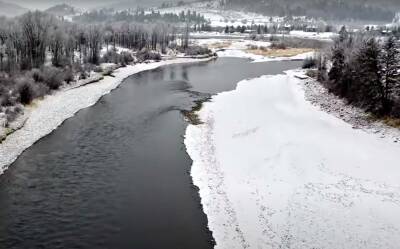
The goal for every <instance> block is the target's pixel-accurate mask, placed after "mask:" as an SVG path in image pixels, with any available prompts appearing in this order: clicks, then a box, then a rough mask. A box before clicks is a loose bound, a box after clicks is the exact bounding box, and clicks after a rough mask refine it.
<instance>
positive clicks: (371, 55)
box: [352, 38, 383, 112]
mask: <svg viewBox="0 0 400 249" xmlns="http://www.w3.org/2000/svg"><path fill="white" fill-rule="evenodd" d="M379 57H380V47H379V44H378V43H377V41H376V40H375V38H369V39H367V40H366V41H364V42H363V44H362V46H361V48H360V50H359V51H358V54H357V55H356V60H355V64H354V65H355V67H356V68H355V69H356V70H355V77H356V82H357V85H356V86H355V88H354V90H355V91H354V92H353V94H354V96H352V97H354V99H355V100H356V101H357V102H358V103H359V104H360V105H361V106H363V107H365V108H367V110H369V111H374V112H376V111H378V110H380V109H381V100H382V95H383V85H382V81H381V76H380V63H379Z"/></svg>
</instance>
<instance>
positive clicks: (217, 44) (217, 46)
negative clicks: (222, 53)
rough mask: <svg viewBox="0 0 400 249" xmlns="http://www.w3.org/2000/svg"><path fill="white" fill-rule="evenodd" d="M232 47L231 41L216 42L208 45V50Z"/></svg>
mask: <svg viewBox="0 0 400 249" xmlns="http://www.w3.org/2000/svg"><path fill="white" fill-rule="evenodd" d="M231 45H232V42H231V41H223V42H215V43H211V44H210V45H208V48H210V49H211V48H214V49H223V48H227V47H229V46H231Z"/></svg>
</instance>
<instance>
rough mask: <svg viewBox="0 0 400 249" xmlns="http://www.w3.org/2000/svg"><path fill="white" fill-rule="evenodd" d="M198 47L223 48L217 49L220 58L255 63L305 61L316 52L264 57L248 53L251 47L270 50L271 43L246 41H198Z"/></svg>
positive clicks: (213, 39) (217, 39) (196, 41)
mask: <svg viewBox="0 0 400 249" xmlns="http://www.w3.org/2000/svg"><path fill="white" fill-rule="evenodd" d="M194 42H195V43H196V44H197V45H200V46H208V47H213V46H216V45H221V46H223V50H218V49H217V55H218V56H219V57H234V58H246V59H250V60H252V61H253V62H268V61H288V60H304V59H306V58H308V57H313V56H314V52H307V53H302V54H299V55H295V56H288V57H269V56H263V55H257V54H253V53H250V52H248V51H247V49H249V48H250V47H251V46H254V47H257V48H260V47H264V48H268V47H270V46H271V43H270V42H268V41H253V40H246V39H220V38H210V39H198V40H194Z"/></svg>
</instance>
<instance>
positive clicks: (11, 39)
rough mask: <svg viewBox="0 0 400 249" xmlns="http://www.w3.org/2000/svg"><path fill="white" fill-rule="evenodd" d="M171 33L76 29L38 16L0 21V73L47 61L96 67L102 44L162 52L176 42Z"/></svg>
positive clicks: (126, 27)
mask: <svg viewBox="0 0 400 249" xmlns="http://www.w3.org/2000/svg"><path fill="white" fill-rule="evenodd" d="M175 33H176V29H175V28H174V27H173V26H171V25H167V24H148V25H142V24H130V23H121V22H119V23H111V24H108V25H79V24H74V23H69V22H63V21H60V20H58V19H57V18H54V17H53V16H51V15H48V14H45V13H42V12H29V13H27V14H25V15H23V16H22V17H19V18H17V19H11V20H8V19H3V20H2V21H0V71H5V72H7V73H12V72H18V71H20V70H30V69H32V68H40V67H41V66H43V65H44V64H45V63H46V59H49V58H50V59H51V63H52V65H53V66H56V67H62V66H68V65H73V64H74V63H92V64H98V63H99V62H100V51H101V48H102V46H103V45H104V44H105V45H107V48H109V46H113V47H116V46H121V47H125V48H130V49H133V50H141V49H143V48H147V49H151V50H156V49H160V50H165V48H166V47H167V46H168V45H169V44H170V43H171V42H172V41H174V40H175V39H176V35H175Z"/></svg>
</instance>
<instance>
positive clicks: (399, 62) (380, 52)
mask: <svg viewBox="0 0 400 249" xmlns="http://www.w3.org/2000/svg"><path fill="white" fill-rule="evenodd" d="M330 60H331V62H332V66H331V68H330V70H329V72H328V70H327V66H326V65H325V64H326V63H322V65H321V66H319V71H320V74H319V75H320V79H321V80H323V81H324V82H325V83H326V85H327V86H328V88H329V89H330V90H331V91H332V92H334V93H335V94H337V95H339V96H341V97H344V98H346V99H347V100H349V102H351V103H352V104H354V105H357V106H360V107H362V108H365V109H366V110H368V111H370V112H372V113H374V114H376V115H379V116H386V115H390V116H395V117H400V71H399V70H400V52H399V48H398V41H397V39H396V38H395V37H393V36H392V37H389V38H387V39H385V40H383V41H381V40H378V39H377V37H365V36H362V35H350V34H349V33H348V32H347V31H346V29H345V28H342V30H341V31H340V36H339V38H338V39H337V40H336V41H335V42H334V45H333V47H332V49H331V58H330Z"/></svg>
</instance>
